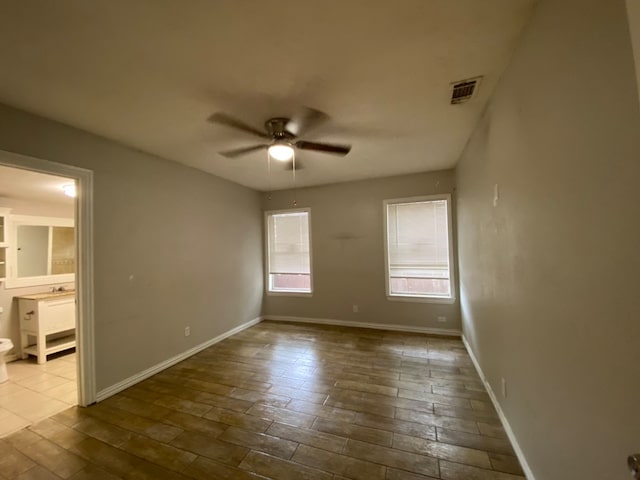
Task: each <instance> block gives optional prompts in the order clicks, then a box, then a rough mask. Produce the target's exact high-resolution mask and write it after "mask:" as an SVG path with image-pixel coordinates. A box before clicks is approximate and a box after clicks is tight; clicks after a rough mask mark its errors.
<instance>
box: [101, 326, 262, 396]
mask: <svg viewBox="0 0 640 480" xmlns="http://www.w3.org/2000/svg"><path fill="white" fill-rule="evenodd" d="M261 321H262V317H257V318H254V319H253V320H249V321H248V322H246V323H243V324H242V325H238V326H237V327H235V328H232V329H231V330H229V331H227V332H225V333H223V334H220V335H218V336H217V337H215V338H212V339H211V340H207V341H206V342H204V343H201V344H200V345H196V346H195V347H193V348H190V349H189V350H186V351H184V352H182V353H179V354H178V355H176V356H174V357H171V358H169V359H167V360H165V361H164V362H160V363H158V364H156V365H154V366H152V367H149V368H147V369H146V370H143V371H142V372H139V373H136V374H135V375H132V376H130V377H129V378H125V379H124V380H122V381H121V382H118V383H116V384H114V385H111V386H110V387H107V388H105V389H103V390H100V391H99V392H98V393H97V394H96V401H97V402H101V401H102V400H105V399H107V398H109V397H111V396H112V395H115V394H116V393H118V392H121V391H122V390H125V389H127V388H129V387H131V386H133V385H135V384H136V383H139V382H141V381H142V380H145V379H147V378H149V377H151V376H153V375H155V374H156V373H159V372H161V371H162V370H165V369H167V368H169V367H171V366H172V365H175V364H176V363H178V362H181V361H183V360H185V359H187V358H189V357H191V356H192V355H195V354H196V353H198V352H200V351H201V350H204V349H205V348H208V347H210V346H211V345H213V344H216V343H218V342H220V341H222V340H224V339H225V338H227V337H230V336H231V335H235V334H236V333H238V332H241V331H242V330H245V329H247V328H249V327H253V326H254V325H256V324H258V323H260V322H261Z"/></svg>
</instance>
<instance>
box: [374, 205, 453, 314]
mask: <svg viewBox="0 0 640 480" xmlns="http://www.w3.org/2000/svg"><path fill="white" fill-rule="evenodd" d="M384 211H385V224H386V232H385V256H386V259H385V261H386V267H387V296H388V297H389V298H390V299H393V298H394V297H397V299H403V298H402V297H404V298H405V299H411V298H413V299H416V300H418V301H420V300H421V299H422V300H423V301H443V302H447V301H453V299H454V286H453V285H454V284H453V274H452V265H453V261H452V251H453V248H452V245H451V221H450V219H451V197H450V196H449V195H438V196H430V197H420V198H405V199H397V200H386V201H385V202H384ZM425 299H427V300H425Z"/></svg>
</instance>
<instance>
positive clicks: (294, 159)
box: [291, 150, 298, 207]
mask: <svg viewBox="0 0 640 480" xmlns="http://www.w3.org/2000/svg"><path fill="white" fill-rule="evenodd" d="M291 161H292V162H293V206H294V207H297V206H298V199H297V196H298V192H297V190H296V151H295V150H293V155H292V156H291Z"/></svg>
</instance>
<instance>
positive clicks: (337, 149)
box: [296, 140, 351, 156]
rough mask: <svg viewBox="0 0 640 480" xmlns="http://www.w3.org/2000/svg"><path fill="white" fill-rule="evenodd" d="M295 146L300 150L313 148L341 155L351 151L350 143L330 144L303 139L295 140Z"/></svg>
mask: <svg viewBox="0 0 640 480" xmlns="http://www.w3.org/2000/svg"><path fill="white" fill-rule="evenodd" d="M296 147H298V148H299V149H301V150H314V151H316V152H322V153H332V154H334V155H342V156H344V155H346V154H347V153H349V152H350V151H351V145H332V144H330V143H317V142H306V141H304V140H300V141H298V142H296Z"/></svg>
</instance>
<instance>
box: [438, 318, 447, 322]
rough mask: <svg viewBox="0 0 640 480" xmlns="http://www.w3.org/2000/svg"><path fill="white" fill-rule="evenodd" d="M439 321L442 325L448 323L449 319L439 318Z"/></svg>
mask: <svg viewBox="0 0 640 480" xmlns="http://www.w3.org/2000/svg"><path fill="white" fill-rule="evenodd" d="M438 321H439V322H440V323H444V322H446V321H447V317H438Z"/></svg>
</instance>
